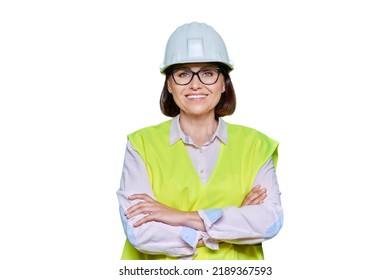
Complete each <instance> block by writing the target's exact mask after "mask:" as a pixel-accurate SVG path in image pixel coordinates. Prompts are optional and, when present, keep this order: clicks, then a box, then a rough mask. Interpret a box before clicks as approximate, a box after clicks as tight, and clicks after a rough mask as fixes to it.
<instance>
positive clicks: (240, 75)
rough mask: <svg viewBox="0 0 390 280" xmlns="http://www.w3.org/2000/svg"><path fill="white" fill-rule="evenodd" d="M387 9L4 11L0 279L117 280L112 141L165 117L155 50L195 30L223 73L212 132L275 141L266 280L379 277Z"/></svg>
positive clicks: (166, 4)
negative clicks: (218, 128)
mask: <svg viewBox="0 0 390 280" xmlns="http://www.w3.org/2000/svg"><path fill="white" fill-rule="evenodd" d="M386 2H387V1H373V0H371V1H342V0H339V1H226V0H224V1H221V0H219V1H215V0H214V1H210V0H209V1H203V0H197V1H86V0H78V1H2V2H1V4H0V40H1V42H0V125H1V126H0V133H1V137H0V192H1V193H0V218H1V228H2V229H1V238H0V248H1V249H0V255H1V269H0V275H1V276H0V278H1V279H30V278H29V277H31V279H39V277H41V278H45V279H46V278H50V279H70V278H71V279H72V278H73V279H117V277H118V276H117V270H118V268H120V266H122V265H123V263H122V262H119V261H118V259H119V258H120V255H121V251H122V246H123V242H124V234H123V230H122V227H121V223H120V219H119V213H118V203H117V199H116V194H115V192H116V190H117V188H118V187H119V180H120V175H121V168H122V163H123V156H124V151H125V144H126V135H127V134H128V133H130V132H132V131H133V130H135V129H138V128H141V127H144V126H148V125H153V124H157V123H159V122H161V121H163V120H165V119H166V117H164V116H163V115H162V114H161V113H160V110H159V96H160V92H161V89H162V86H163V82H164V76H162V75H161V74H160V73H159V66H160V64H161V63H162V60H163V55H164V49H165V44H166V41H167V39H168V37H169V35H170V34H171V33H172V32H173V31H174V30H175V29H176V27H178V26H179V25H181V24H183V23H187V22H191V21H200V22H206V23H208V24H210V25H211V26H213V27H214V28H215V29H216V30H217V31H218V32H219V33H220V34H221V35H222V37H223V38H224V40H225V43H226V45H227V47H228V51H229V55H230V57H231V59H232V60H233V61H234V62H235V70H234V71H233V72H232V74H231V77H232V80H233V83H234V86H235V89H236V93H237V98H238V104H237V110H236V113H235V114H234V115H233V116H231V117H227V118H226V121H228V122H232V123H239V124H243V125H247V126H251V127H254V128H256V129H258V130H260V131H262V132H263V133H266V134H268V135H269V136H271V137H273V138H274V139H277V140H278V141H279V142H280V148H279V153H280V157H279V166H278V170H277V174H278V178H279V184H280V188H281V191H282V203H283V206H284V209H285V224H284V228H283V229H282V231H281V232H280V234H279V235H278V236H277V237H275V238H274V239H273V240H270V241H267V242H265V243H264V250H265V257H266V259H267V261H266V263H267V264H268V265H272V266H273V267H274V276H273V279H287V278H288V277H290V278H294V279H298V278H303V279H308V278H309V277H310V279H331V278H338V277H340V278H341V277H350V278H352V277H358V276H361V277H363V278H370V279H388V277H389V275H390V272H389V268H388V266H387V263H388V252H389V250H390V248H389V241H388V240H389V234H390V231H389V226H388V225H389V222H388V220H389V219H388V217H387V216H388V213H389V210H390V209H389V206H388V199H387V194H388V188H389V187H390V180H389V171H388V169H389V158H390V148H389V143H390V136H389V121H388V120H389V119H390V114H389V109H388V107H389V101H388V100H389V94H390V83H389V77H390V52H389V50H390V17H389V14H390V9H389V7H388V5H387V4H386ZM386 275H387V276H386ZM119 279H120V278H119Z"/></svg>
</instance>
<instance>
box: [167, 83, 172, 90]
mask: <svg viewBox="0 0 390 280" xmlns="http://www.w3.org/2000/svg"><path fill="white" fill-rule="evenodd" d="M167 88H168V91H169V93H172V87H171V81H170V80H168V81H167Z"/></svg>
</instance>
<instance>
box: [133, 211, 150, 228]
mask: <svg viewBox="0 0 390 280" xmlns="http://www.w3.org/2000/svg"><path fill="white" fill-rule="evenodd" d="M151 221H154V217H153V215H152V214H150V215H146V216H145V217H143V218H142V219H139V220H138V221H136V222H135V223H134V224H133V227H139V226H141V225H143V224H145V223H148V222H151Z"/></svg>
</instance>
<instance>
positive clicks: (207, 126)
mask: <svg viewBox="0 0 390 280" xmlns="http://www.w3.org/2000/svg"><path fill="white" fill-rule="evenodd" d="M180 127H181V129H182V130H183V132H184V133H185V134H186V135H188V136H189V137H191V139H192V140H193V141H194V142H195V144H196V145H199V146H201V145H203V144H204V143H206V142H207V141H208V140H209V139H210V137H211V136H212V135H213V134H214V132H215V131H216V130H217V127H218V121H217V120H215V118H214V114H212V115H207V116H197V117H190V116H188V115H186V114H180Z"/></svg>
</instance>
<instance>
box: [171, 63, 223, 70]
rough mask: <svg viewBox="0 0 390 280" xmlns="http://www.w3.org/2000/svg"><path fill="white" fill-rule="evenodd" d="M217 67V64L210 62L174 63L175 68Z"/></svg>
mask: <svg viewBox="0 0 390 280" xmlns="http://www.w3.org/2000/svg"><path fill="white" fill-rule="evenodd" d="M210 66H212V67H217V64H215V63H212V62H202V63H183V64H177V65H175V67H174V68H175V69H177V68H190V69H191V70H198V69H200V68H203V67H210Z"/></svg>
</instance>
